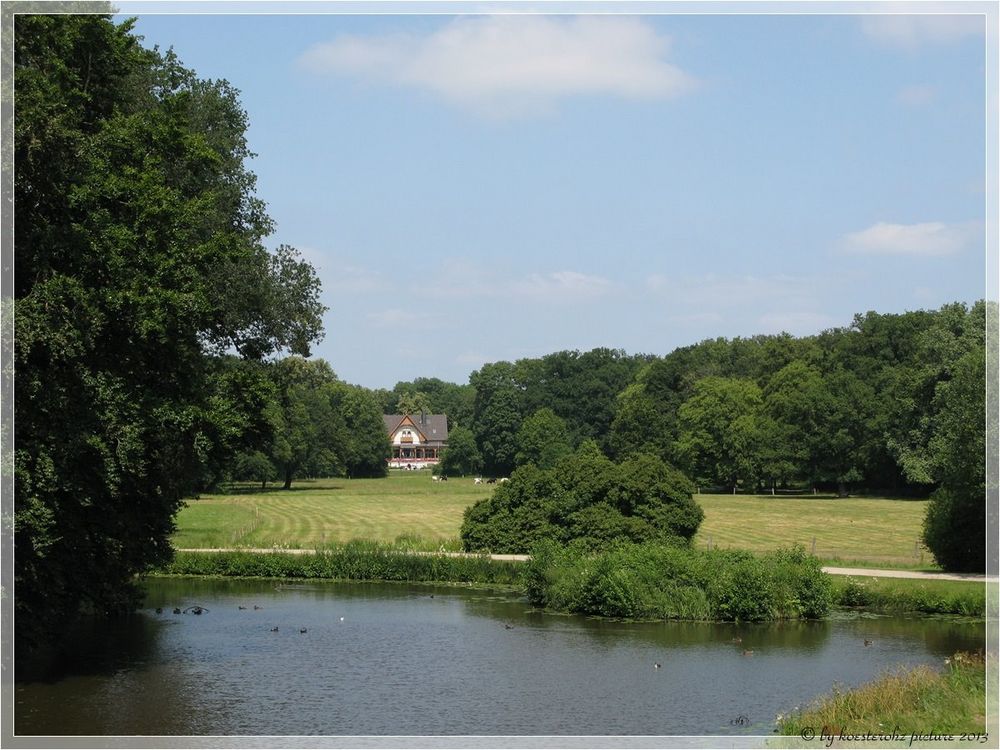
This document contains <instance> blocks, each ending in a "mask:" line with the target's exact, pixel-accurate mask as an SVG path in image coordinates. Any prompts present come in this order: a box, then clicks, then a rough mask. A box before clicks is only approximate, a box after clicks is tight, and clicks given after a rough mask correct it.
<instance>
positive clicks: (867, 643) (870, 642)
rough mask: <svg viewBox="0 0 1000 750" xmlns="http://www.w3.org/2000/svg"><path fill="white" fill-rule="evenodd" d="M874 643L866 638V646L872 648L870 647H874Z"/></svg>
mask: <svg viewBox="0 0 1000 750" xmlns="http://www.w3.org/2000/svg"><path fill="white" fill-rule="evenodd" d="M872 643H874V641H869V640H868V639H867V638H865V645H866V646H870V645H872Z"/></svg>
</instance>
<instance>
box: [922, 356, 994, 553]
mask: <svg viewBox="0 0 1000 750" xmlns="http://www.w3.org/2000/svg"><path fill="white" fill-rule="evenodd" d="M935 402H936V405H937V406H938V407H939V412H938V414H937V420H936V421H937V424H936V427H937V429H936V430H935V434H934V437H933V439H932V440H931V442H930V448H931V450H932V451H933V453H932V456H933V457H932V466H933V470H934V473H935V474H936V475H937V476H939V477H940V478H941V486H940V488H939V489H938V490H937V491H936V492H935V493H934V495H933V496H932V497H931V503H930V505H929V506H928V508H927V517H926V518H925V519H924V542H925V543H926V544H927V547H928V548H929V549H930V550H931V552H932V553H933V554H934V557H935V559H937V561H938V563H939V564H940V565H941V567H943V568H945V569H946V570H960V571H969V572H983V571H984V570H985V569H986V525H987V524H986V523H985V516H986V511H985V502H984V501H985V497H986V433H985V430H984V425H983V422H984V419H985V414H986V350H985V347H982V346H978V347H977V348H976V349H974V350H973V351H971V352H969V353H968V354H966V355H964V356H963V357H962V358H961V359H960V360H958V362H957V363H956V364H955V368H954V375H953V377H952V379H951V380H950V381H948V382H946V383H942V384H941V385H940V386H939V387H938V390H937V394H936V396H935Z"/></svg>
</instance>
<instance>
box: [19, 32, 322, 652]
mask: <svg viewBox="0 0 1000 750" xmlns="http://www.w3.org/2000/svg"><path fill="white" fill-rule="evenodd" d="M130 29H131V26H130V24H129V23H124V24H121V25H115V24H114V23H112V21H111V20H110V18H109V17H107V16H97V15H93V16H88V15H45V16H32V15H21V16H19V17H18V18H17V24H16V28H15V39H14V47H15V50H14V76H15V90H16V93H15V106H16V109H17V112H18V117H17V121H16V126H15V133H14V147H15V164H16V169H15V175H14V183H15V185H14V188H15V196H16V200H15V203H14V205H15V226H16V229H15V265H16V277H15V366H16V368H17V372H18V378H17V381H16V393H15V425H16V428H15V429H16V435H15V439H16V445H17V451H16V454H15V546H16V550H17V554H16V563H15V583H16V586H17V592H18V596H17V603H16V606H17V616H18V622H19V623H30V626H29V627H19V628H18V631H17V638H18V642H19V646H22V645H31V644H33V643H36V642H38V641H41V640H44V639H45V638H46V636H47V635H49V634H51V633H52V632H54V631H55V630H56V629H57V628H58V627H59V626H60V625H61V624H63V623H65V622H66V621H67V620H68V619H69V618H70V617H71V616H72V615H73V614H74V613H76V612H77V611H78V609H79V608H80V607H81V606H83V607H87V608H90V609H93V610H96V611H111V610H119V609H125V608H128V607H129V606H130V605H131V603H132V602H133V600H134V589H133V588H132V580H133V578H134V575H135V574H136V573H138V572H142V571H144V570H147V569H149V568H150V567H151V566H155V565H159V564H162V563H164V562H165V561H166V560H167V559H168V558H169V557H170V554H171V553H170V547H169V544H168V542H167V538H168V535H169V534H170V532H171V530H172V518H173V516H174V513H175V512H176V510H177V508H178V507H179V505H180V502H181V498H182V497H184V496H186V495H190V494H193V493H195V492H196V491H197V490H198V489H199V487H200V486H202V485H203V483H204V482H206V481H211V478H212V476H214V475H217V474H218V472H219V470H220V466H221V465H222V464H223V463H225V461H226V459H227V456H231V455H232V453H233V452H235V451H236V450H239V449H242V448H246V447H247V446H246V445H244V435H246V436H251V435H253V434H254V432H255V431H258V430H259V429H260V426H261V425H260V420H259V419H258V417H259V415H260V413H261V412H259V411H258V412H257V413H256V414H255V413H254V409H255V408H256V406H255V405H256V403H257V401H258V397H259V396H261V393H260V392H259V390H258V389H257V385H259V379H258V378H257V376H256V375H255V374H254V373H253V372H251V371H249V370H244V371H240V370H239V368H236V367H228V366H227V365H226V364H225V363H224V362H222V361H221V360H220V359H219V358H218V357H212V356H210V355H213V354H214V355H218V354H219V353H221V352H223V351H226V350H228V349H230V348H231V349H233V350H235V351H238V352H240V353H242V354H243V355H244V356H246V357H248V358H260V357H264V356H266V355H270V354H275V353H278V352H281V351H284V350H289V351H292V352H296V353H299V354H303V355H305V354H307V353H308V348H309V346H310V344H311V343H313V342H315V341H316V340H318V338H319V336H320V331H321V321H320V317H321V315H322V312H323V310H324V308H323V306H322V305H321V304H320V303H319V302H318V290H319V286H318V281H317V280H316V278H315V274H314V273H313V271H312V268H311V267H310V266H308V264H305V263H303V262H302V261H301V260H299V259H298V256H297V254H296V253H295V251H294V250H292V249H291V248H287V247H285V248H279V250H278V251H277V252H276V253H275V254H271V253H269V252H268V251H267V250H266V249H265V247H264V246H263V244H262V240H263V238H264V237H265V236H266V235H267V234H268V233H269V232H270V231H271V222H270V219H268V217H267V215H266V214H265V212H264V207H263V204H262V203H261V202H260V201H259V200H258V199H256V198H255V197H254V195H253V188H254V176H253V174H252V173H251V172H249V171H248V170H247V169H246V167H245V161H246V159H247V158H248V157H249V156H251V154H250V153H249V151H248V149H247V145H246V139H245V136H244V131H245V129H246V125H247V122H246V114H245V113H244V112H243V110H242V109H241V107H240V105H239V101H238V99H237V92H236V91H235V90H234V89H233V88H232V87H231V86H230V85H229V84H228V83H226V82H224V81H202V80H199V79H197V77H196V76H195V75H194V74H193V73H192V72H191V71H188V70H186V69H184V68H183V67H182V66H181V65H180V64H179V63H178V62H177V60H176V58H175V57H174V55H173V54H172V53H167V54H159V53H157V52H155V51H149V50H145V49H142V48H141V47H140V46H139V44H138V41H137V39H136V38H135V37H134V36H133V35H132V34H131V31H130ZM241 383H245V384H247V385H250V386H251V387H250V389H249V391H248V392H247V393H246V395H245V396H244V395H242V388H241ZM265 400H266V399H265Z"/></svg>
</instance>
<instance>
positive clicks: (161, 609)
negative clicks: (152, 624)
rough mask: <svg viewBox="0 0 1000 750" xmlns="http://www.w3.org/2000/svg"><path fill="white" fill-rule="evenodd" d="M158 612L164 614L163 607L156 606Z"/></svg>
mask: <svg viewBox="0 0 1000 750" xmlns="http://www.w3.org/2000/svg"><path fill="white" fill-rule="evenodd" d="M156 614H158V615H162V614H163V607H157V608H156Z"/></svg>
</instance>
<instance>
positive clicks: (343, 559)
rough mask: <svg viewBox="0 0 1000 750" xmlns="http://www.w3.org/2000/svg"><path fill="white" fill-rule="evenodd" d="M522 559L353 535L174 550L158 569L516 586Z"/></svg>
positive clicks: (182, 572)
mask: <svg viewBox="0 0 1000 750" xmlns="http://www.w3.org/2000/svg"><path fill="white" fill-rule="evenodd" d="M521 566H522V563H518V562H512V561H506V560H492V559H490V558H489V557H486V556H476V557H449V556H445V555H436V554H433V553H430V554H412V553H411V552H409V551H407V550H406V549H403V548H401V547H397V546H394V545H391V544H383V543H379V542H371V541H353V542H349V543H348V544H345V545H342V546H339V547H334V548H329V549H324V550H318V551H316V552H308V553H304V554H292V553H289V552H249V551H240V550H229V551H225V552H178V553H176V555H175V556H174V559H173V561H172V562H171V563H170V564H168V565H166V566H164V567H163V568H161V569H159V570H158V571H156V572H157V573H160V574H165V575H198V576H237V577H243V578H324V579H330V580H351V581H414V582H416V581H420V582H452V583H475V584H486V585H502V586H520V585H521V582H522V577H521Z"/></svg>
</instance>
